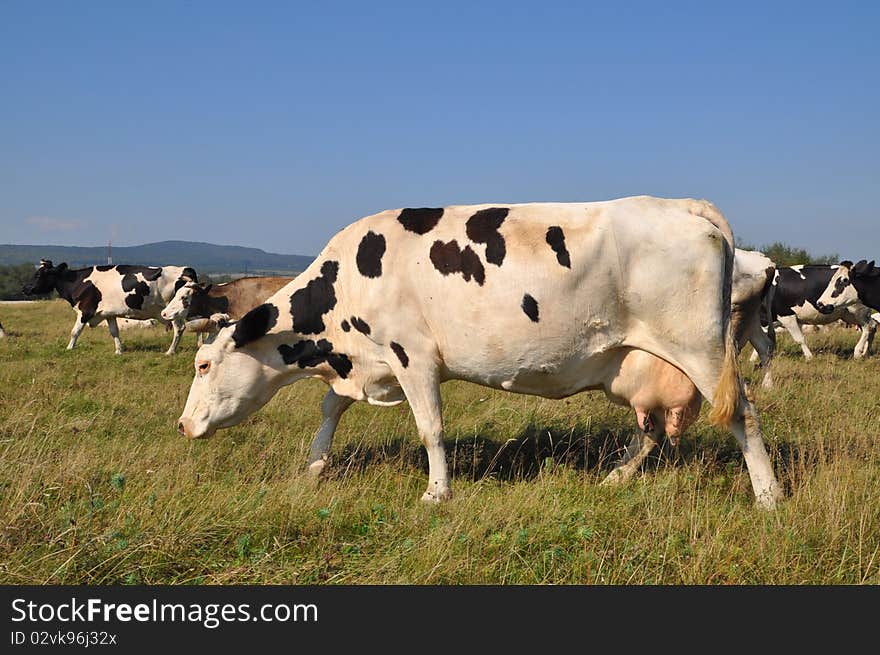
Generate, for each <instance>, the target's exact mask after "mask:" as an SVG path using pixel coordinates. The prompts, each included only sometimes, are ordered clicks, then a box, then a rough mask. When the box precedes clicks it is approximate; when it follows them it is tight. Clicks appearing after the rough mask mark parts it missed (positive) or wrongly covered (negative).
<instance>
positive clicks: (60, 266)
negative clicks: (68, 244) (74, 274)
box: [58, 262, 67, 272]
mask: <svg viewBox="0 0 880 655" xmlns="http://www.w3.org/2000/svg"><path fill="white" fill-rule="evenodd" d="M66 270H67V262H61V263H60V264H58V271H59V272H60V271H66Z"/></svg>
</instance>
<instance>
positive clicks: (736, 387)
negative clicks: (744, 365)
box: [708, 321, 741, 427]
mask: <svg viewBox="0 0 880 655" xmlns="http://www.w3.org/2000/svg"><path fill="white" fill-rule="evenodd" d="M736 354H737V351H736V344H734V342H733V329H732V327H731V322H730V321H728V323H727V329H726V330H725V336H724V364H723V367H722V369H721V379H720V380H719V382H718V387H717V388H716V389H715V398H714V399H713V400H712V411H710V412H709V417H708V418H709V422H710V423H712V424H713V425H718V426H721V427H727V426H728V425H730V422H731V421H732V420H733V417H734V414H736V410H737V407H738V406H739V392H740V389H741V383H740V378H739V364H738V362H737V360H736Z"/></svg>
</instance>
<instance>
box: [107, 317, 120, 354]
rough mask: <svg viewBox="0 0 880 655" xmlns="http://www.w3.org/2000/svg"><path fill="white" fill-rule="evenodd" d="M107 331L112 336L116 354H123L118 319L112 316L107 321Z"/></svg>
mask: <svg viewBox="0 0 880 655" xmlns="http://www.w3.org/2000/svg"><path fill="white" fill-rule="evenodd" d="M107 329H108V330H109V331H110V336H111V337H113V345H114V346H116V354H117V355H121V354H122V341H120V340H119V325H118V324H117V323H116V317H115V316H111V317H110V318H108V319H107Z"/></svg>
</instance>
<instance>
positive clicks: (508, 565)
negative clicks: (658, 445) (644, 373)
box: [0, 300, 880, 584]
mask: <svg viewBox="0 0 880 655" xmlns="http://www.w3.org/2000/svg"><path fill="white" fill-rule="evenodd" d="M0 314H2V315H0V321H2V323H3V325H4V327H5V328H6V330H7V332H8V333H9V334H10V338H7V339H4V340H0V582H2V583H7V584H9V583H11V584H26V583H27V584H44V583H52V584H56V583H57V584H61V583H64V584H140V583H146V584H228V583H254V584H263V583H273V584H306V583H310V584H316V583H317V584H333V583H348V584H360V583H374V584H377V583H378V584H383V583H404V584H425V583H432V584H474V583H487V584H510V583H515V584H532V583H559V584H587V583H588V584H646V583H662V584H745V583H748V584H831V583H835V584H860V583H868V584H877V583H880V419H878V417H880V358H878V357H877V356H872V357H871V358H869V359H867V360H862V361H853V360H852V358H851V357H852V356H851V353H852V348H853V346H854V344H855V341H856V336H857V333H856V332H853V331H850V330H845V329H833V330H830V331H828V332H823V333H819V334H813V333H810V334H808V335H807V339H808V341H809V343H810V345H811V347H812V348H813V351H814V352H815V353H816V355H817V356H816V359H815V360H814V361H813V362H810V363H807V362H805V361H804V360H803V358H802V356H801V355H800V351H799V349H797V348H796V346H795V345H794V344H793V343H792V341H791V340H790V339H788V337H787V336H786V337H782V336H780V339H779V350H778V352H777V357H776V359H775V361H774V373H775V377H776V383H777V385H776V389H774V390H772V391H765V390H763V389H761V388H759V387H758V386H757V384H753V385H752V388H753V390H754V394H755V400H756V404H757V406H758V410H759V413H760V415H761V417H762V421H763V426H764V434H765V438H766V440H767V444H768V447H769V449H770V453H771V458H772V460H773V462H774V466H775V467H776V471H777V475H778V476H779V479H780V482H781V483H782V485H783V487H784V489H785V492H786V499H785V501H784V502H783V503H782V504H781V506H780V507H779V509H778V510H777V511H776V512H772V513H769V512H764V511H761V510H759V509H757V508H756V507H755V505H754V498H753V495H752V491H751V486H750V484H749V478H748V474H747V472H746V470H745V466H744V463H743V460H742V456H741V454H740V451H739V448H738V446H737V444H736V442H735V440H734V438H733V436H732V435H730V434H729V433H728V432H726V431H723V430H719V429H717V428H713V427H711V426H709V425H708V423H707V422H706V421H705V420H704V418H701V419H700V420H699V421H698V422H697V423H696V424H695V425H694V426H693V427H692V428H691V429H690V430H689V431H688V432H687V433H686V434H685V435H684V437H683V439H682V440H681V442H680V444H679V445H678V446H677V447H672V446H671V445H670V444H665V445H664V447H663V449H662V452H655V455H654V456H652V457H651V459H650V460H649V462H648V464H647V465H646V466H645V467H644V469H643V471H642V472H641V473H640V474H638V475H637V476H636V477H635V478H634V480H633V481H632V482H631V483H629V484H627V485H625V486H622V487H619V488H606V487H599V486H598V483H599V482H600V481H601V479H602V478H603V476H604V475H605V474H606V473H607V471H608V470H609V469H610V467H611V465H612V462H613V461H614V459H615V458H616V454H617V452H618V451H619V449H620V448H622V446H623V444H624V443H625V441H626V439H627V436H628V434H629V432H630V431H631V430H633V429H635V416H634V414H633V413H631V412H630V411H629V410H628V409H625V408H620V407H617V406H615V405H612V404H611V403H610V402H609V401H608V400H606V399H605V397H604V395H603V394H602V393H601V392H590V393H585V394H580V395H578V396H574V397H572V398H569V399H567V400H562V401H551V400H543V399H540V398H536V397H530V396H518V395H514V394H509V393H506V392H501V391H492V390H489V389H485V388H482V387H478V386H474V385H469V384H465V383H458V382H452V383H447V384H446V385H444V395H443V398H444V418H445V425H446V445H447V451H448V457H449V460H450V463H451V469H452V472H453V493H454V497H453V499H452V501H450V502H449V503H447V504H444V505H442V506H426V505H424V504H422V503H421V502H420V501H419V497H420V496H421V494H422V492H423V491H424V488H425V486H426V484H427V457H426V456H425V454H424V451H423V449H422V448H421V445H420V443H419V441H418V437H417V434H416V430H415V425H414V422H413V419H412V415H411V413H410V411H409V407H408V405H406V404H405V403H404V404H402V405H400V406H398V407H393V408H381V407H370V406H367V405H366V404H364V403H358V404H356V405H355V406H354V407H353V408H352V409H351V410H349V412H348V413H347V414H346V415H345V416H344V418H343V419H342V422H341V425H340V428H339V430H338V432H337V437H336V443H335V444H334V456H333V460H332V469H331V470H330V472H329V475H328V477H327V479H325V480H323V481H322V482H321V483H316V482H314V481H312V480H310V479H309V478H308V477H306V475H305V474H304V472H303V471H304V468H305V466H304V464H305V459H306V455H307V452H308V445H309V442H310V441H311V438H312V435H313V433H314V431H315V430H316V429H317V427H318V424H319V423H320V401H321V398H322V397H323V394H324V391H325V389H326V387H324V385H323V384H322V383H320V382H317V381H304V382H300V383H297V384H296V385H293V386H289V387H286V388H285V389H283V390H282V391H281V392H280V393H279V394H278V395H277V396H276V397H275V398H274V399H273V400H272V401H271V402H270V403H269V405H267V406H266V407H265V408H263V409H262V410H261V411H260V412H258V413H257V414H256V415H255V416H253V417H252V418H250V419H249V420H247V421H246V422H245V423H243V424H242V425H240V426H238V427H236V428H232V429H229V430H225V431H221V432H218V433H217V435H215V436H214V437H213V438H211V439H209V440H205V441H188V440H186V439H185V438H184V437H181V436H180V435H178V434H177V433H176V431H175V421H176V419H177V417H178V416H179V414H180V412H181V410H182V408H183V405H184V402H185V399H186V395H187V392H188V390H189V385H190V382H191V380H192V366H193V355H194V354H195V337H194V336H193V335H190V334H187V335H184V338H183V340H182V342H181V349H180V350H179V351H178V354H177V355H176V356H174V357H166V356H165V355H163V351H164V350H165V349H166V348H167V346H168V343H169V342H170V338H171V335H170V333H166V332H165V331H164V330H163V329H162V328H150V329H145V330H130V331H125V332H123V334H122V339H123V343H124V344H125V347H126V353H125V354H124V355H122V356H119V357H117V356H114V355H113V344H112V341H111V340H110V338H109V337H108V336H107V329H106V326H104V325H102V326H100V327H98V328H95V329H94V330H86V331H85V332H84V333H83V335H82V337H81V339H80V341H79V344H78V345H77V348H76V350H74V351H72V352H67V351H66V350H65V349H64V348H65V346H66V343H67V337H68V333H69V330H70V327H71V324H72V321H73V312H72V311H71V310H70V308H69V307H68V306H67V305H66V303H64V302H63V301H57V300H56V301H45V302H37V303H31V304H26V305H3V306H0ZM741 362H742V363H743V364H742V369H743V374H744V375H745V377H746V378H747V379H750V380H755V381H757V380H758V373H757V372H756V371H755V370H754V369H753V367H752V365H751V364H750V363H748V361H747V357H746V356H745V354H743V356H742V357H741ZM706 411H707V407H706V406H704V409H703V413H704V414H705V413H706Z"/></svg>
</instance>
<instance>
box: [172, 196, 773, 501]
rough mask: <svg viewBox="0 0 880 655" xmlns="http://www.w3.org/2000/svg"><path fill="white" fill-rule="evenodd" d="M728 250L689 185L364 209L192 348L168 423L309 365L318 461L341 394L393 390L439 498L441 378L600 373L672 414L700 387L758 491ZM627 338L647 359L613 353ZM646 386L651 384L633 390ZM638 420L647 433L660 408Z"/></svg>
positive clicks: (502, 385)
mask: <svg viewBox="0 0 880 655" xmlns="http://www.w3.org/2000/svg"><path fill="white" fill-rule="evenodd" d="M733 260H734V248H733V234H732V233H731V230H730V227H729V226H728V224H727V221H726V220H725V219H724V217H723V216H722V215H721V213H720V212H719V211H718V210H717V209H716V208H715V207H714V206H713V205H712V204H711V203H709V202H706V201H699V200H691V199H682V200H667V199H660V198H651V197H646V196H642V197H635V198H624V199H620V200H614V201H608V202H595V203H533V204H523V205H478V206H454V207H446V208H421V209H397V210H389V211H385V212H381V213H379V214H376V215H373V216H368V217H366V218H363V219H361V220H359V221H357V222H355V223H353V224H351V225H349V226H348V227H346V228H345V229H343V230H342V231H340V232H339V233H337V234H336V236H334V237H333V238H332V239H331V240H330V242H329V243H328V244H327V246H326V247H325V248H324V250H323V251H322V252H321V253H320V254H319V255H318V257H317V258H316V259H315V261H314V262H313V263H312V264H311V265H310V266H309V268H308V269H306V271H305V272H303V273H302V274H301V275H299V276H298V277H297V278H295V279H294V280H293V281H292V282H291V283H290V284H288V285H287V286H286V287H284V288H282V289H281V290H279V291H278V292H277V293H275V294H274V295H272V296H271V297H270V298H268V299H267V300H266V301H265V302H264V303H263V304H261V305H259V306H258V307H256V308H254V309H252V310H251V311H250V312H248V313H247V314H245V316H244V317H243V318H241V319H240V320H239V321H237V322H236V323H234V324H232V325H229V326H226V327H224V328H222V329H221V330H220V332H219V333H218V335H217V337H216V339H215V340H214V342H213V343H211V344H206V345H204V346H202V347H201V348H200V349H199V351H198V353H197V355H196V359H195V377H194V379H193V383H192V386H191V388H190V392H189V396H188V398H187V402H186V406H185V408H184V410H183V414H182V415H181V417H180V419H179V420H178V429H179V430H180V431H181V432H182V433H183V434H185V435H186V436H188V437H193V438H198V437H207V436H210V435H211V434H213V433H214V432H215V431H216V430H217V429H219V428H227V427H231V426H233V425H236V424H238V423H240V422H241V421H242V420H244V419H245V418H246V417H247V416H249V415H250V414H252V413H254V412H255V411H257V410H258V409H259V408H260V407H262V406H263V405H265V404H266V403H267V402H268V401H269V400H270V399H271V398H272V397H273V396H274V395H275V393H276V392H277V391H278V390H279V389H281V387H283V386H285V385H288V384H291V383H292V382H295V381H296V380H299V379H303V378H307V377H316V378H319V379H321V380H323V381H324V382H325V383H327V384H328V385H329V386H330V390H329V391H328V393H327V395H326V397H325V398H324V402H323V403H322V412H323V422H322V424H321V427H320V429H319V430H318V433H317V435H316V436H315V439H314V442H313V443H312V448H311V455H310V468H311V469H312V470H315V469H318V470H320V468H321V466H322V465H323V461H322V460H323V459H324V458H325V457H326V456H327V454H328V453H329V451H330V446H331V443H332V439H333V434H334V432H335V430H336V426H337V424H338V422H339V420H340V417H341V416H342V414H343V413H344V412H345V411H346V409H347V408H348V407H349V406H350V405H351V404H352V403H353V402H354V401H355V400H366V401H367V402H369V403H371V404H374V405H394V404H397V403H400V402H402V401H403V400H407V401H408V402H409V405H410V408H411V409H412V412H413V415H414V417H415V421H416V426H417V428H418V432H419V436H420V437H421V439H422V443H423V444H424V446H425V448H426V450H427V453H428V467H429V474H428V478H429V479H428V488H427V490H426V491H425V493H424V495H423V497H422V498H423V499H424V500H427V501H439V500H444V499H446V498H448V497H449V496H450V494H451V489H450V485H449V476H448V471H447V465H446V459H445V451H444V445H443V422H442V417H441V409H440V384H441V383H442V382H444V381H446V380H452V379H461V380H467V381H469V382H473V383H476V384H481V385H484V386H488V387H492V388H497V389H504V390H507V391H512V392H516V393H524V394H533V395H538V396H543V397H547V398H564V397H567V396H571V395H573V394H576V393H578V392H580V391H583V390H586V389H602V390H604V391H605V392H606V394H608V395H609V396H610V397H612V398H615V397H617V398H618V399H619V400H620V401H622V402H625V403H628V404H630V405H631V406H635V407H637V411H638V410H645V409H648V410H650V409H651V406H652V405H658V404H662V405H669V406H670V407H668V408H669V409H670V410H671V418H672V420H673V421H674V420H675V417H676V415H679V414H681V415H683V414H685V413H686V411H687V409H688V407H689V406H690V403H691V401H692V399H693V394H692V393H690V392H689V389H690V388H692V389H696V390H697V392H698V394H699V395H701V396H703V397H705V398H706V399H710V402H711V403H712V405H713V408H712V411H711V412H710V414H709V418H710V420H712V421H713V422H715V423H717V424H719V425H729V426H730V428H731V430H732V431H733V433H734V435H735V436H736V438H737V441H738V442H739V444H740V447H741V449H742V452H743V456H744V459H745V462H746V465H747V467H748V470H749V475H750V477H751V481H752V488H753V490H754V492H755V496H756V498H757V500H758V502H759V503H760V504H762V505H763V506H765V507H772V506H774V504H775V502H776V499H777V498H778V497H779V495H780V488H779V485H778V483H777V481H776V477H775V475H774V473H773V469H772V466H771V464H770V460H769V458H768V456H767V452H766V449H765V447H764V442H763V438H762V435H761V429H760V424H759V421H758V418H757V414H756V412H755V409H754V407H753V405H752V404H751V402H750V401H749V400H748V398H747V397H746V394H745V390H744V388H743V385H742V382H741V380H740V378H739V374H738V366H737V348H736V345H735V343H734V336H733V329H732V326H731V321H730V314H731V285H732V271H733V265H734V262H733ZM636 351H638V352H636ZM633 353H636V354H637V355H638V357H639V358H642V357H643V356H642V355H639V353H644V354H645V355H647V357H646V358H643V359H642V361H641V362H640V361H638V359H637V360H633V361H632V363H628V361H627V360H628V358H629V357H630V356H631V354H633ZM657 361H660V362H661V363H662V365H663V366H664V367H665V371H666V372H667V373H669V372H673V371H672V369H676V370H677V371H678V372H679V374H680V375H681V376H682V378H684V379H685V380H686V381H688V382H689V383H690V385H692V387H689V386H688V385H687V384H686V385H685V386H684V387H683V388H682V389H681V391H683V392H684V393H683V394H682V396H681V398H672V397H671V396H670V397H666V396H664V394H663V392H664V391H666V390H668V389H669V386H668V385H666V384H664V383H663V382H662V381H661V380H654V379H652V377H651V376H652V375H653V374H652V372H651V370H650V369H651V367H652V366H653V362H657ZM645 365H646V366H645ZM676 386H677V385H676ZM651 387H654V389H655V390H659V391H660V392H661V397H660V398H651V397H648V396H645V398H644V399H642V398H641V392H644V391H645V390H646V388H648V390H649V391H650V390H651ZM618 394H619V395H618ZM676 403H683V405H682V404H678V405H676ZM642 419H643V421H644V424H643V426H641V427H642V428H643V429H645V430H647V433H648V436H649V437H650V439H651V440H655V439H654V437H656V436H659V434H660V430H663V431H664V432H665V431H666V426H665V423H666V422H667V421H668V420H670V415H668V414H667V412H665V411H664V412H663V413H661V412H647V413H645V415H644V416H643V417H642ZM630 461H632V459H629V460H627V458H625V459H624V461H622V462H621V463H620V464H618V469H620V468H621V466H626V465H628V464H629V462H630ZM612 475H614V472H612ZM609 477H611V476H609ZM624 477H625V476H624Z"/></svg>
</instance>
